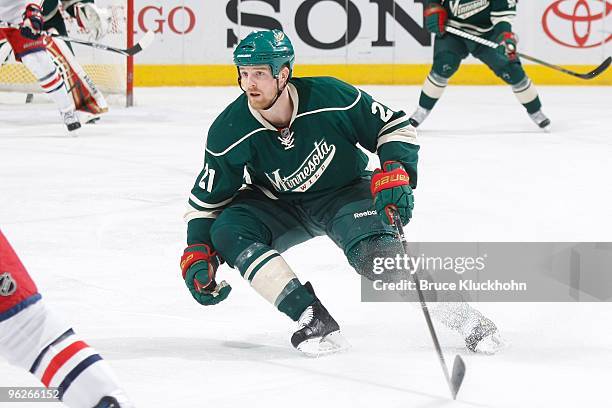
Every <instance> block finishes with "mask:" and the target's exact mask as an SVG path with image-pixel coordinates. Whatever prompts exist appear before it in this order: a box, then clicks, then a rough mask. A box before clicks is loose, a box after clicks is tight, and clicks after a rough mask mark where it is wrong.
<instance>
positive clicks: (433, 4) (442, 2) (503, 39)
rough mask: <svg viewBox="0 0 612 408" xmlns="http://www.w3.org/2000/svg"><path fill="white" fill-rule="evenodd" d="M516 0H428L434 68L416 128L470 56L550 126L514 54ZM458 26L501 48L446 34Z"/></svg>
mask: <svg viewBox="0 0 612 408" xmlns="http://www.w3.org/2000/svg"><path fill="white" fill-rule="evenodd" d="M516 3H517V0H428V1H427V2H426V4H425V9H424V15H425V25H426V26H427V29H428V30H429V31H430V32H432V33H434V34H436V37H435V40H434V51H433V53H434V57H433V58H434V59H433V66H432V67H431V71H430V72H429V75H428V76H427V78H426V79H425V83H424V84H423V89H422V91H421V96H420V98H419V106H418V108H417V109H416V111H415V112H414V113H413V114H412V116H411V117H410V123H411V124H412V125H413V126H415V127H417V126H419V125H420V124H421V123H423V121H424V120H425V118H427V116H428V115H429V113H430V112H431V110H432V109H433V107H434V105H435V104H436V102H437V101H438V99H440V97H441V96H442V93H443V92H444V89H445V88H446V85H447V84H448V80H449V79H450V77H451V76H452V75H453V74H454V73H455V72H456V71H457V69H458V68H459V65H460V64H461V61H462V60H463V59H464V58H466V57H467V56H468V55H469V54H472V55H473V56H474V57H476V58H478V59H479V60H481V61H482V62H484V63H485V64H486V65H487V66H488V67H489V68H491V70H492V71H493V72H494V73H495V75H497V76H498V77H499V78H501V79H502V80H503V81H504V82H506V83H507V84H509V85H510V86H511V87H512V91H513V92H514V95H516V98H517V99H518V100H519V102H520V103H521V104H522V105H523V106H524V107H525V109H526V110H527V113H528V114H529V117H530V118H531V119H532V120H533V121H534V122H535V123H536V125H538V126H539V127H540V128H544V129H546V128H548V127H549V126H550V119H548V118H547V117H546V116H545V115H544V113H542V109H541V108H542V103H541V102H540V98H539V97H538V92H537V91H536V89H535V87H534V86H533V84H532V83H531V80H530V79H529V77H527V74H525V71H524V70H523V67H522V65H521V62H520V61H519V59H518V56H517V54H516V47H517V42H518V40H517V37H516V35H515V34H514V33H513V32H512V20H513V18H514V16H515V15H516ZM447 25H448V26H451V27H454V28H458V29H460V30H463V31H466V32H468V33H470V34H473V35H477V36H480V37H483V38H486V39H487V40H491V41H495V42H498V43H499V44H502V45H503V47H499V48H498V49H492V48H488V47H486V46H483V45H478V44H476V43H475V42H473V41H470V40H467V39H464V38H461V37H457V36H455V35H452V34H450V33H447V32H446V31H445V27H446V26H447Z"/></svg>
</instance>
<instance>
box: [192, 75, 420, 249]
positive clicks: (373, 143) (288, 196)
mask: <svg viewBox="0 0 612 408" xmlns="http://www.w3.org/2000/svg"><path fill="white" fill-rule="evenodd" d="M287 88H288V92H289V97H290V98H291V100H292V102H293V114H292V117H291V121H290V124H289V126H288V127H287V128H283V129H277V128H276V127H274V126H273V125H272V124H270V123H269V122H268V121H266V120H265V119H264V118H263V117H262V116H261V115H260V114H259V113H258V112H257V111H256V110H254V109H252V108H251V107H250V105H249V104H248V100H247V97H246V95H245V94H242V95H241V96H240V97H238V98H237V99H236V100H235V101H234V102H232V103H231V104H230V105H229V106H228V107H227V108H226V109H225V110H224V111H223V112H222V113H221V114H220V115H219V116H218V117H217V119H216V120H215V121H214V123H213V124H212V126H211V127H210V129H209V131H208V138H207V140H206V152H205V156H204V168H203V169H202V171H201V172H200V174H199V175H198V178H197V179H196V182H195V185H194V187H193V189H192V190H191V195H190V197H189V202H188V211H187V213H186V215H185V220H186V221H187V222H188V242H189V244H192V243H197V242H205V243H210V234H209V230H210V226H211V225H212V222H213V221H214V219H215V218H216V217H217V216H218V215H219V214H220V212H221V211H223V208H225V207H226V206H228V205H230V204H231V202H232V199H233V198H234V197H235V196H236V194H237V193H238V191H239V190H240V189H241V188H243V186H244V185H245V184H247V185H250V187H251V188H256V189H259V190H260V191H262V192H263V193H264V194H265V195H266V196H268V197H269V198H270V199H273V200H276V199H278V200H302V199H308V198H311V197H312V198H314V197H322V196H326V195H329V196H330V197H333V193H334V191H335V190H337V189H339V188H341V187H344V186H346V185H348V184H350V183H352V182H354V181H355V180H357V179H359V178H361V177H364V176H367V175H368V174H369V172H367V171H366V166H367V164H368V157H367V155H366V154H365V153H364V152H363V151H362V150H361V149H360V148H359V147H358V146H357V145H360V146H362V147H363V148H365V149H367V150H368V151H370V152H373V153H374V152H375V153H377V154H378V156H379V158H380V160H381V163H382V162H384V161H387V160H396V161H399V162H401V163H402V164H403V165H404V167H405V169H406V171H407V172H408V174H409V176H410V183H411V185H412V187H416V183H417V159H418V150H419V146H418V143H417V140H416V131H415V129H414V128H413V127H412V126H411V125H410V124H409V122H408V116H407V115H406V114H405V113H404V112H402V111H393V110H391V109H389V108H388V107H387V106H385V105H384V104H382V103H380V102H378V101H376V100H374V99H373V98H372V97H371V96H370V95H368V94H367V93H365V92H364V91H362V90H360V89H358V88H355V87H353V86H351V85H349V84H347V83H344V82H342V81H340V80H337V79H335V78H329V77H316V78H292V79H291V80H290V82H289V84H288V86H287ZM245 170H246V171H245Z"/></svg>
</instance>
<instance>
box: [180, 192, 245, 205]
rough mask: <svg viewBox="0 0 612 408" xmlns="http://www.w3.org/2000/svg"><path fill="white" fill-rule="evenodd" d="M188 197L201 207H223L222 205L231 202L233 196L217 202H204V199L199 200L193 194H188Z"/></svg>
mask: <svg viewBox="0 0 612 408" xmlns="http://www.w3.org/2000/svg"><path fill="white" fill-rule="evenodd" d="M189 199H190V200H191V201H193V202H194V203H196V204H197V205H199V206H200V207H203V208H218V207H223V206H224V205H226V204H229V203H231V202H232V200H233V199H234V197H230V198H228V199H227V200H223V201H221V202H218V203H205V202H204V201H202V200H200V199H199V198H198V197H196V196H195V195H193V194H190V195H189Z"/></svg>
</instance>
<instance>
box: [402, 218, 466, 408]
mask: <svg viewBox="0 0 612 408" xmlns="http://www.w3.org/2000/svg"><path fill="white" fill-rule="evenodd" d="M393 223H394V224H395V228H396V229H397V232H398V234H399V238H400V241H401V242H402V247H403V248H404V253H406V255H408V252H409V251H408V241H407V240H406V236H405V235H404V227H403V226H402V220H401V219H400V216H399V213H397V212H396V211H393ZM411 275H412V280H413V281H414V283H415V287H416V291H417V293H418V295H419V301H420V303H421V310H422V311H423V315H424V316H425V321H426V322H427V327H428V328H429V334H430V335H431V339H432V340H433V344H434V347H435V349H436V354H437V355H438V360H440V365H441V366H442V371H444V377H445V378H446V382H447V384H448V388H449V389H450V392H451V394H452V396H453V399H457V393H458V392H459V388H460V387H461V383H462V382H463V377H465V363H464V362H463V359H462V358H461V356H459V355H458V354H457V355H456V356H455V361H454V362H453V371H452V375H451V374H449V372H448V366H447V365H446V361H445V360H444V354H442V348H441V347H440V342H439V341H438V336H437V335H436V329H435V328H434V326H433V322H432V321H431V316H430V314H429V309H427V303H425V296H423V292H422V291H421V288H420V287H419V280H418V278H417V274H416V273H411Z"/></svg>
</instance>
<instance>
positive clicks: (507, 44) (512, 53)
mask: <svg viewBox="0 0 612 408" xmlns="http://www.w3.org/2000/svg"><path fill="white" fill-rule="evenodd" d="M497 42H498V43H499V44H500V45H503V47H498V48H497V49H498V50H499V52H500V53H503V54H505V55H506V56H507V57H508V59H509V60H510V61H515V60H516V58H517V56H516V44H517V43H518V38H517V37H516V35H514V33H513V32H509V31H504V32H503V33H501V34H500V35H498V36H497Z"/></svg>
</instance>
